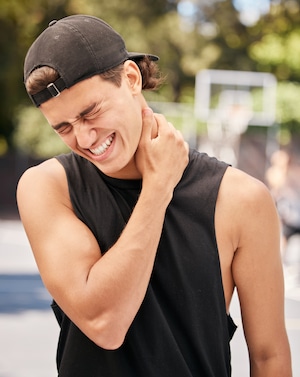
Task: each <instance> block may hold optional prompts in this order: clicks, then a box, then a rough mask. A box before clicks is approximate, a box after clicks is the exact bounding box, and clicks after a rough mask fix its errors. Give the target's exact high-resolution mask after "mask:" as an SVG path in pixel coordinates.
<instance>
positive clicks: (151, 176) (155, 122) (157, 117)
mask: <svg viewBox="0 0 300 377" xmlns="http://www.w3.org/2000/svg"><path fill="white" fill-rule="evenodd" d="M142 115H143V129H142V134H141V138H140V143H139V146H138V150H137V153H136V164H137V167H138V169H139V171H140V173H141V175H142V178H143V186H144V185H145V184H148V182H150V183H149V184H154V185H156V187H155V188H161V189H164V190H167V189H168V188H169V189H170V190H172V192H173V190H174V188H175V186H176V185H177V184H178V182H179V181H180V179H181V177H182V174H183V172H184V169H185V168H186V166H187V163H188V151H189V148H188V144H187V143H186V142H185V141H184V139H183V136H182V134H181V133H180V132H179V131H177V130H176V129H175V128H174V127H173V125H172V124H171V123H169V122H168V121H167V120H166V119H165V117H164V116H163V115H161V114H154V113H153V111H152V110H151V109H150V108H145V109H143V113H142Z"/></svg>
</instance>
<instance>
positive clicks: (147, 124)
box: [141, 107, 154, 140]
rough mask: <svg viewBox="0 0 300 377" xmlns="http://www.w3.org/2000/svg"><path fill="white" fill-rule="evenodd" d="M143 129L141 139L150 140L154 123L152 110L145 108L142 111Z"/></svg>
mask: <svg viewBox="0 0 300 377" xmlns="http://www.w3.org/2000/svg"><path fill="white" fill-rule="evenodd" d="M142 118H143V127H142V135H141V139H144V140H148V139H151V134H152V128H153V123H154V115H153V111H152V109H150V108H149V107H146V108H144V109H143V110H142Z"/></svg>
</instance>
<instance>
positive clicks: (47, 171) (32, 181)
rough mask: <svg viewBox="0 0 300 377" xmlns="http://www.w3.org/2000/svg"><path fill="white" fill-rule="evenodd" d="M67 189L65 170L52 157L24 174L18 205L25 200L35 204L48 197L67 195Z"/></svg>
mask: <svg viewBox="0 0 300 377" xmlns="http://www.w3.org/2000/svg"><path fill="white" fill-rule="evenodd" d="M67 191H68V187H67V179H66V174H65V170H64V168H63V166H62V165H61V164H60V163H59V162H58V160H57V159H55V158H52V159H49V160H46V161H44V162H42V163H40V164H39V165H36V166H33V167H31V168H29V169H27V170H26V171H25V172H24V173H23V174H22V176H21V177H20V179H19V182H18V186H17V201H18V206H19V207H20V206H21V205H22V203H23V202H25V201H28V202H29V203H31V204H34V203H37V202H38V201H39V200H43V199H45V198H46V197H48V198H50V197H53V198H54V196H56V197H57V198H58V197H59V196H60V195H61V196H62V195H63V196H66V193H67Z"/></svg>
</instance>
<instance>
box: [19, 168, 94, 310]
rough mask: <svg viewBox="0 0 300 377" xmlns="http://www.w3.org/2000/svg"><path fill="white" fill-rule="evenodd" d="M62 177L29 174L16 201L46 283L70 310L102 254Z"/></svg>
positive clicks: (56, 298)
mask: <svg viewBox="0 0 300 377" xmlns="http://www.w3.org/2000/svg"><path fill="white" fill-rule="evenodd" d="M60 173H61V172H60V171H59V172H58V174H60ZM60 178H61V179H57V176H55V178H53V177H52V176H51V174H50V175H49V174H46V173H44V172H41V169H39V171H37V170H31V171H28V172H26V173H25V174H24V176H23V177H22V178H21V180H20V182H19V185H18V190H17V199H18V207H19V212H20V216H21V220H22V222H23V225H24V228H25V231H26V233H27V236H28V239H29V242H30V245H31V248H32V251H33V253H34V257H35V260H36V263H37V266H38V268H39V271H40V274H41V277H42V279H43V281H44V284H45V286H46V288H47V289H48V290H49V292H50V294H51V295H52V296H53V298H54V299H55V300H56V301H57V302H58V303H60V304H61V305H62V307H65V308H66V309H68V307H73V306H74V302H73V300H76V297H75V296H76V295H77V299H78V295H79V297H80V294H83V290H84V286H85V283H86V280H87V277H88V274H89V271H90V269H91V267H92V266H93V264H94V263H96V262H97V260H99V259H100V257H101V253H100V249H99V246H98V243H97V242H96V239H95V237H94V236H93V234H92V232H91V231H90V230H89V229H88V228H87V226H86V225H85V224H83V223H82V222H81V221H80V220H79V219H78V218H77V217H76V216H75V214H74V212H73V210H72V208H71V205H70V203H69V200H68V193H67V184H66V182H65V181H64V179H65V178H64V177H63V176H61V177H60ZM33 182H34V184H33ZM58 182H60V183H58ZM61 182H62V183H61Z"/></svg>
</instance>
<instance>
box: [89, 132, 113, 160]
mask: <svg viewBox="0 0 300 377" xmlns="http://www.w3.org/2000/svg"><path fill="white" fill-rule="evenodd" d="M114 138H115V134H114V133H113V134H112V135H110V136H109V137H108V138H107V139H106V140H105V141H104V142H103V143H102V144H101V145H100V146H99V147H98V148H95V149H90V152H92V153H93V154H94V155H95V156H101V155H102V154H104V153H105V152H106V151H107V150H108V148H109V147H110V146H111V143H112V141H113V140H114Z"/></svg>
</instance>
